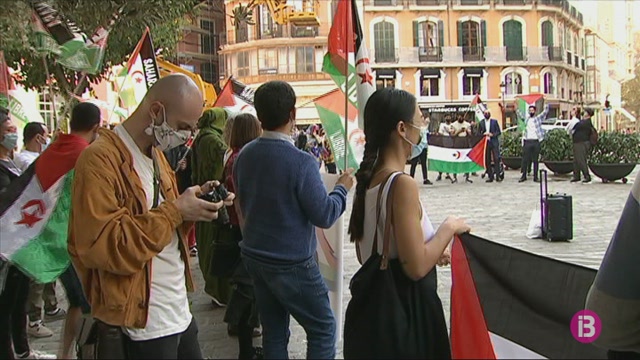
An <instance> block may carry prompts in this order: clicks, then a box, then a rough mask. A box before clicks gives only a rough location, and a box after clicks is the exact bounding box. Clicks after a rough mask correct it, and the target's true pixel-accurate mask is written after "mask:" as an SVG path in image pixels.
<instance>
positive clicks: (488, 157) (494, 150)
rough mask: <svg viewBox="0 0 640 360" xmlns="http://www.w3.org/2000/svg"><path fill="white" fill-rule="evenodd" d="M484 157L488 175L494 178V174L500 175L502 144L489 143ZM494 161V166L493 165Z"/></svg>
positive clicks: (491, 178)
mask: <svg viewBox="0 0 640 360" xmlns="http://www.w3.org/2000/svg"><path fill="white" fill-rule="evenodd" d="M492 158H493V159H492ZM484 159H485V165H486V166H487V176H489V179H490V180H493V177H494V176H500V146H499V145H496V146H493V145H491V143H488V144H487V151H485V158H484ZM492 161H493V166H491V162H492Z"/></svg>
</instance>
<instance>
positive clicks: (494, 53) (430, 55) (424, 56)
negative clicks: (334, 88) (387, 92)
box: [371, 46, 565, 64]
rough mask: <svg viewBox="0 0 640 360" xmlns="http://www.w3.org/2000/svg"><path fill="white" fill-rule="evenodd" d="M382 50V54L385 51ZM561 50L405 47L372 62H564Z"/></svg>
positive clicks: (547, 48)
mask: <svg viewBox="0 0 640 360" xmlns="http://www.w3.org/2000/svg"><path fill="white" fill-rule="evenodd" d="M381 51H382V52H381ZM563 53H564V50H563V49H562V48H561V47H549V46H540V47H526V48H524V47H523V48H515V49H514V48H509V47H504V46H487V47H460V46H445V47H402V48H399V49H394V51H387V50H385V49H382V50H379V51H378V52H377V53H376V52H375V51H372V57H371V58H372V60H374V61H375V62H376V63H402V64H417V63H429V62H443V63H454V64H460V63H463V62H487V63H494V64H501V63H509V62H514V61H524V62H528V63H535V64H544V63H549V62H564V61H565V60H564V57H563V56H562V54H563Z"/></svg>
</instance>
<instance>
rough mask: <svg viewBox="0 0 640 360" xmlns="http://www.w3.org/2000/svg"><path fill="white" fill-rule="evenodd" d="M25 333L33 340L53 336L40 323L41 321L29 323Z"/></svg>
mask: <svg viewBox="0 0 640 360" xmlns="http://www.w3.org/2000/svg"><path fill="white" fill-rule="evenodd" d="M27 333H28V334H29V335H30V336H33V337H35V338H46V337H50V336H53V331H51V329H49V328H48V327H46V326H45V325H44V324H43V323H42V321H35V322H30V323H29V328H27Z"/></svg>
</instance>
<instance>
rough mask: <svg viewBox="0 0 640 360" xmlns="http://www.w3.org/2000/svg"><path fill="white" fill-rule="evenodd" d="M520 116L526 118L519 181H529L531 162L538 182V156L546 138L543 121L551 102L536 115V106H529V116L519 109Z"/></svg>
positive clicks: (534, 178)
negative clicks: (542, 142) (541, 144)
mask: <svg viewBox="0 0 640 360" xmlns="http://www.w3.org/2000/svg"><path fill="white" fill-rule="evenodd" d="M517 113H518V116H519V117H520V118H521V119H525V128H524V133H523V134H522V168H521V170H520V171H521V172H522V175H521V176H520V180H518V182H525V181H527V172H528V169H529V167H530V166H531V163H533V181H535V182H538V181H539V180H540V179H539V178H538V158H539V156H540V142H541V141H543V140H544V131H543V130H542V121H543V120H544V119H546V118H547V114H548V113H549V104H546V105H545V107H544V110H542V112H541V113H540V114H538V115H536V107H535V106H533V105H531V106H529V116H527V117H525V116H524V114H522V113H521V112H520V109H518V110H517Z"/></svg>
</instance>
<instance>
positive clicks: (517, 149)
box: [500, 131, 522, 170]
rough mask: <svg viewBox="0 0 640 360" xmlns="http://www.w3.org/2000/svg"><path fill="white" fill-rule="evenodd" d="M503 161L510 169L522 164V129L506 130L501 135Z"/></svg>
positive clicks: (517, 167) (515, 168) (518, 167)
mask: <svg viewBox="0 0 640 360" xmlns="http://www.w3.org/2000/svg"><path fill="white" fill-rule="evenodd" d="M500 152H501V154H502V163H503V164H504V166H505V167H507V168H509V169H514V170H517V169H520V167H521V166H522V134H521V133H520V131H505V132H503V133H502V136H500Z"/></svg>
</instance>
